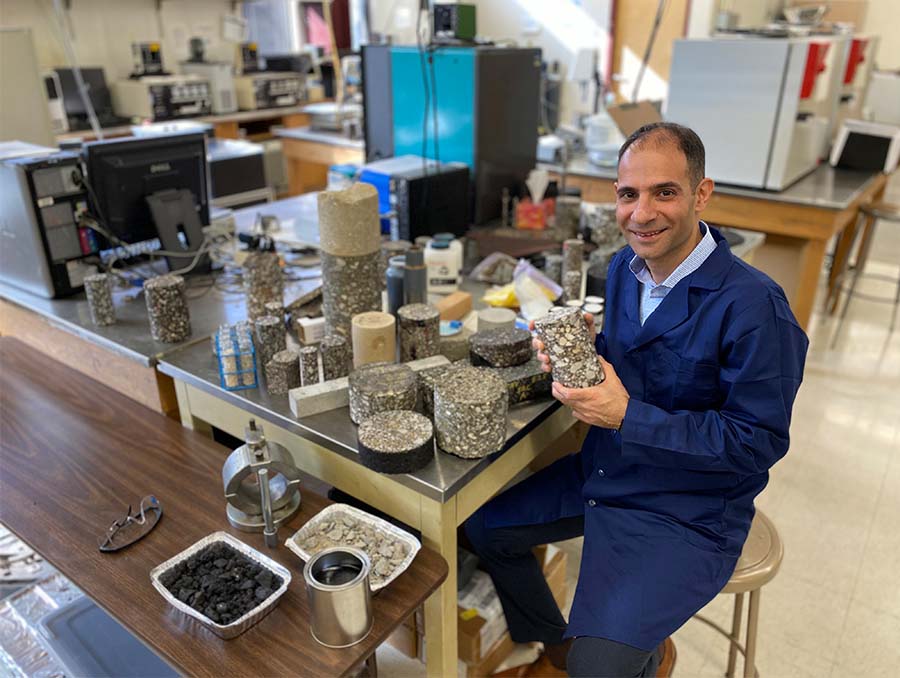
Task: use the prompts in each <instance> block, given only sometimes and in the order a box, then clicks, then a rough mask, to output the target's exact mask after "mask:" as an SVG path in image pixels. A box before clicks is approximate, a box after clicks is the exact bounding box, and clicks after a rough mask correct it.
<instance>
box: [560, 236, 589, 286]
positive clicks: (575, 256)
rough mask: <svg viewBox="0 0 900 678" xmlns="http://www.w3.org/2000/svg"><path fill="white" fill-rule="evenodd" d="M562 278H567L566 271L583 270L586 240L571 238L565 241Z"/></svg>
mask: <svg viewBox="0 0 900 678" xmlns="http://www.w3.org/2000/svg"><path fill="white" fill-rule="evenodd" d="M562 257H563V261H562V280H563V281H565V279H566V271H581V262H582V261H583V260H584V241H583V240H578V239H577V238H570V239H568V240H564V241H563V247H562Z"/></svg>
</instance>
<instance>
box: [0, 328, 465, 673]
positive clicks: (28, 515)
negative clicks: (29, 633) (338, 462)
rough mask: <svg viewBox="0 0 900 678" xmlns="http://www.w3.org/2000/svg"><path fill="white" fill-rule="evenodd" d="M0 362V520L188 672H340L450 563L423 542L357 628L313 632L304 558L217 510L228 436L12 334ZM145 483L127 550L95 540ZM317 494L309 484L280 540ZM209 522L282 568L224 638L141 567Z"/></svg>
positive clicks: (2, 342) (319, 503)
mask: <svg viewBox="0 0 900 678" xmlns="http://www.w3.org/2000/svg"><path fill="white" fill-rule="evenodd" d="M0 365H2V369H0V416H2V419H0V423H2V436H0V469H2V473H0V498H2V500H0V522H2V523H3V524H5V525H6V526H7V527H8V528H9V529H10V530H12V531H13V532H15V533H16V534H17V535H18V536H19V537H20V538H22V539H23V540H24V541H25V542H27V543H28V544H29V545H30V546H31V547H32V548H33V549H35V550H36V551H38V552H39V553H41V554H42V555H43V556H44V557H45V558H46V559H47V560H48V561H49V562H50V563H51V564H53V565H54V566H55V567H57V568H58V569H59V570H60V571H61V572H62V573H63V574H64V575H65V576H66V577H68V578H69V579H71V580H72V581H73V582H74V583H75V584H76V585H77V586H78V587H79V588H81V589H82V590H84V592H85V593H86V594H87V595H89V596H90V597H91V598H92V599H94V600H95V601H96V602H97V603H98V604H99V605H100V606H101V607H103V608H104V609H105V610H106V611H107V612H109V613H110V614H111V615H112V616H113V617H115V618H116V619H118V620H119V621H120V622H121V623H122V624H123V625H124V626H125V627H126V628H128V629H129V631H131V632H132V633H134V634H135V635H136V636H137V637H138V638H140V639H141V640H142V641H143V642H144V643H145V644H146V645H147V646H149V647H150V648H152V649H153V650H154V651H155V652H157V653H158V654H159V655H160V656H162V657H163V658H164V659H165V660H166V661H168V662H169V663H171V664H172V665H173V666H174V667H176V668H177V669H178V670H179V671H181V672H182V673H184V674H186V675H192V676H222V675H234V676H249V675H263V674H265V675H273V676H278V675H284V676H287V675H292V676H295V675H304V676H338V675H345V674H347V673H348V672H349V671H350V670H351V669H352V668H353V667H354V666H356V665H358V664H359V662H360V661H362V660H363V659H365V658H366V657H368V656H369V655H371V654H372V653H373V652H374V651H375V649H376V648H377V647H378V645H380V644H381V643H382V642H383V641H384V640H385V639H386V638H387V636H388V635H389V634H390V633H391V632H392V631H393V630H394V629H395V628H396V627H397V626H398V625H399V624H400V623H401V622H402V621H403V620H404V619H406V618H407V617H409V615H410V614H411V613H412V612H413V611H414V610H415V609H416V607H417V606H418V605H420V604H421V603H422V602H423V601H424V600H425V599H426V598H427V597H428V596H429V594H430V593H431V592H432V591H434V590H435V589H436V588H437V587H438V585H439V584H440V583H441V582H442V581H443V580H444V579H445V577H446V576H447V563H446V562H445V561H444V560H443V559H442V558H441V557H440V556H438V555H437V554H436V553H435V552H434V551H432V550H431V549H428V548H423V549H422V550H421V551H420V552H419V554H418V555H417V556H416V558H415V560H414V561H413V563H412V565H411V566H410V567H409V569H408V570H407V571H406V572H404V573H403V574H401V575H400V576H399V577H398V578H397V579H396V580H395V581H394V582H393V583H392V584H391V585H390V586H388V587H387V588H385V589H384V590H382V591H381V592H380V593H379V594H378V596H376V597H375V598H374V599H373V609H374V619H375V626H374V628H373V629H372V631H371V633H370V634H369V636H368V637H367V638H366V639H365V640H363V641H362V642H360V643H359V644H357V645H355V646H353V647H351V648H345V649H342V650H337V649H330V648H326V647H324V646H322V645H319V644H318V643H317V642H316V641H314V640H313V638H312V637H311V635H310V629H309V623H308V617H309V609H308V606H307V600H306V592H305V590H304V586H303V575H302V561H300V559H299V558H297V557H296V556H295V555H294V554H293V553H291V552H289V551H288V550H287V549H286V548H285V547H284V546H279V547H278V548H277V549H268V548H266V547H265V546H264V543H263V539H262V535H257V534H249V533H244V532H239V531H237V530H235V529H233V528H232V527H231V526H230V525H229V523H228V521H227V519H226V516H225V502H224V498H223V492H222V480H221V471H222V463H223V462H224V460H225V457H226V455H227V453H228V450H226V449H225V448H223V447H221V446H220V445H218V444H216V443H214V442H213V441H211V440H209V439H208V438H206V437H204V436H202V435H199V434H197V433H195V432H193V431H190V430H188V429H185V428H183V427H182V426H180V425H179V424H178V423H176V422H174V421H172V420H170V419H168V418H166V417H164V416H162V415H158V414H155V413H153V412H151V411H150V410H148V409H147V408H145V407H142V406H140V405H137V404H135V403H133V402H130V401H129V400H127V399H123V398H120V397H118V395H117V393H116V392H115V391H113V390H111V389H109V388H107V387H106V386H104V385H102V384H100V383H99V382H96V381H93V380H92V379H90V378H88V377H85V376H84V375H82V374H79V373H78V372H76V371H74V370H72V369H69V368H68V367H65V366H63V365H61V364H59V363H55V362H50V361H47V360H46V359H45V358H44V357H43V356H42V355H41V354H39V353H37V352H36V351H34V350H33V349H31V348H29V347H28V346H26V345H24V344H22V343H21V342H18V341H17V340H15V339H10V338H6V337H4V338H0ZM150 493H153V494H155V495H156V497H157V498H158V499H159V500H160V503H161V505H162V508H163V517H162V519H161V520H160V523H159V525H157V527H156V528H155V529H154V530H153V532H151V533H150V534H149V535H147V536H146V537H145V538H144V539H143V540H141V541H139V542H137V543H135V544H134V545H132V546H130V547H128V548H127V549H125V550H124V551H120V552H118V553H113V554H104V553H101V552H100V551H99V550H98V549H97V537H98V536H99V535H101V534H103V532H104V531H105V530H106V528H107V527H108V526H109V525H110V524H111V523H112V521H113V520H114V519H115V518H117V517H120V516H121V515H122V513H123V511H124V508H125V506H126V505H128V504H129V503H131V504H132V505H136V504H137V503H138V502H140V498H141V497H142V496H143V495H146V494H150ZM326 503H327V502H326V500H324V499H322V498H321V497H317V496H315V495H313V494H312V493H310V492H306V493H305V494H304V496H303V504H302V508H301V512H300V513H299V514H298V515H297V516H295V517H294V518H293V519H292V520H291V521H290V523H289V525H288V526H285V527H282V528H281V529H280V530H279V540H281V541H283V540H284V539H286V538H287V537H288V536H290V535H291V534H292V533H293V531H294V530H296V529H297V528H298V527H299V526H300V525H301V524H303V523H304V522H305V521H306V520H308V519H309V518H311V517H312V516H313V515H314V514H315V513H317V512H318V511H319V510H320V509H321V508H323V506H324V505H325V504H326ZM219 530H223V531H226V532H230V533H232V534H233V535H234V536H236V537H237V538H238V539H240V540H241V541H243V542H245V543H247V544H249V545H250V546H253V547H254V548H256V549H258V550H259V551H261V552H262V553H265V554H266V555H268V556H270V557H272V558H273V559H274V560H276V561H278V562H279V563H281V564H282V565H284V566H285V567H287V568H288V569H289V570H290V571H291V575H292V578H293V579H292V582H291V584H290V586H289V588H288V591H287V592H286V593H285V594H284V596H283V597H282V598H281V599H280V600H279V602H278V604H277V606H276V607H275V609H274V610H273V611H272V612H271V614H269V615H268V616H267V617H265V618H264V619H263V620H262V621H260V622H259V623H258V624H257V625H256V626H254V627H253V628H251V629H250V630H249V631H247V632H246V633H244V634H243V635H241V636H238V637H237V638H235V639H233V640H227V641H226V640H222V639H220V638H219V637H218V636H215V635H214V634H213V633H212V632H211V631H209V630H207V629H206V628H205V627H203V626H202V625H200V624H199V623H198V622H196V621H195V620H193V619H190V618H188V617H187V616H185V615H183V614H182V613H181V612H178V611H177V610H175V609H174V608H172V607H171V606H169V605H168V604H167V603H166V602H165V601H164V600H163V598H162V597H161V596H160V595H159V593H157V591H156V590H155V589H154V588H153V587H152V586H151V583H150V577H149V572H150V570H151V569H152V568H153V567H154V566H155V565H157V564H159V563H161V562H163V561H164V560H166V559H168V558H170V557H171V556H173V555H175V554H176V553H178V552H180V551H182V550H183V549H185V548H187V547H188V546H190V545H191V544H193V543H194V542H196V541H197V540H199V539H200V538H202V537H204V536H207V535H209V534H211V533H213V532H216V531H219ZM454 619H455V612H454ZM454 669H455V666H454Z"/></svg>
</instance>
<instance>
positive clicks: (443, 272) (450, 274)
mask: <svg viewBox="0 0 900 678" xmlns="http://www.w3.org/2000/svg"><path fill="white" fill-rule="evenodd" d="M425 265H426V266H427V267H428V292H429V293H435V294H449V293H450V292H455V291H456V290H457V289H458V288H459V265H460V262H459V260H458V259H457V256H456V253H455V252H454V251H453V250H452V249H451V247H450V243H449V242H447V241H446V240H438V239H437V238H434V239H433V240H432V241H431V242H430V243H428V247H427V248H425Z"/></svg>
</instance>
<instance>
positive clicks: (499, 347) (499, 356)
mask: <svg viewBox="0 0 900 678" xmlns="http://www.w3.org/2000/svg"><path fill="white" fill-rule="evenodd" d="M533 355H534V350H533V349H532V348H531V332H529V331H528V330H520V329H517V328H515V327H514V328H512V329H498V330H484V331H481V330H479V331H478V332H476V333H475V334H473V335H472V336H471V337H470V338H469V357H470V359H471V361H472V364H473V365H476V366H486V367H513V366H515V365H521V364H522V363H527V362H528V361H529V360H531V357H532V356H533Z"/></svg>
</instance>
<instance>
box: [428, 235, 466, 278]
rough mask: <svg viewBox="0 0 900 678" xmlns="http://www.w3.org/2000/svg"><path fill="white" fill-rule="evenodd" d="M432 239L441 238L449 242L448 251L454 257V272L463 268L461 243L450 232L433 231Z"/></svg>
mask: <svg viewBox="0 0 900 678" xmlns="http://www.w3.org/2000/svg"><path fill="white" fill-rule="evenodd" d="M434 240H443V241H446V242H448V243H450V251H451V252H453V254H454V256H455V257H456V262H457V266H456V272H457V273H459V272H460V271H461V270H462V268H463V245H462V243H461V242H460V241H459V240H457V239H456V237H455V236H454V235H453V234H452V233H435V234H434Z"/></svg>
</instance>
